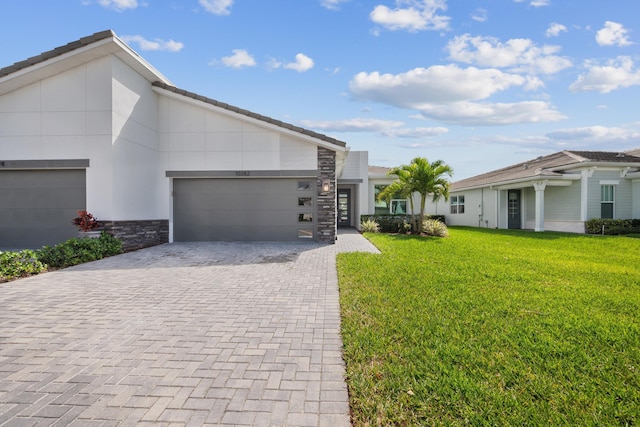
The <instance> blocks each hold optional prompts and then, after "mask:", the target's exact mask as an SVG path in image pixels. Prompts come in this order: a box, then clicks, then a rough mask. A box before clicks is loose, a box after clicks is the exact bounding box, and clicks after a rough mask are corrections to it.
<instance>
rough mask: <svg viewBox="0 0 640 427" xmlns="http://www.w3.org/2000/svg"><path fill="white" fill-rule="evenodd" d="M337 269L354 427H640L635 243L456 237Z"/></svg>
mask: <svg viewBox="0 0 640 427" xmlns="http://www.w3.org/2000/svg"><path fill="white" fill-rule="evenodd" d="M449 231H450V237H448V238H424V237H414V236H393V235H383V234H367V237H368V238H369V239H370V240H371V241H372V242H373V243H374V244H375V245H376V246H377V247H378V248H379V249H380V250H381V251H382V255H373V254H367V253H346V254H340V255H339V256H338V274H339V285H340V302H341V306H342V316H343V319H342V334H343V339H344V346H345V360H346V364H347V382H348V386H349V393H350V400H351V408H352V415H353V421H354V424H355V425H371V426H374V425H486V426H504V425H508V426H523V425H527V426H542V425H580V426H589V425H594V426H605V425H621V426H624V425H638V423H639V422H640V240H638V239H635V238H628V237H603V236H581V235H571V234H561V233H549V232H546V233H533V232H520V231H518V232H516V231H507V230H486V229H472V228H451V229H450V230H449Z"/></svg>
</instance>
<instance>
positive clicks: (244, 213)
mask: <svg viewBox="0 0 640 427" xmlns="http://www.w3.org/2000/svg"><path fill="white" fill-rule="evenodd" d="M314 189H315V180H314V179H313V178H308V179H291V178H260V179H257V178H256V179H254V178H242V179H203V178H180V179H174V184H173V190H174V191H173V194H174V210H173V224H174V225H173V239H174V241H176V242H188V241H296V240H301V239H314V238H315V229H316V221H317V218H316V215H315V211H316V209H315V197H314V193H315V192H314Z"/></svg>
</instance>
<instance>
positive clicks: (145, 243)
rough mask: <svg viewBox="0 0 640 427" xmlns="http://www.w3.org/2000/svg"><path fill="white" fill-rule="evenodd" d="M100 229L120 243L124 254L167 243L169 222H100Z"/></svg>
mask: <svg viewBox="0 0 640 427" xmlns="http://www.w3.org/2000/svg"><path fill="white" fill-rule="evenodd" d="M101 222H102V227H103V228H102V229H104V230H105V231H106V232H107V233H109V234H112V235H113V236H114V237H116V238H118V239H120V240H121V241H122V249H123V250H124V251H125V252H129V251H135V250H136V249H142V248H146V247H149V246H155V245H160V244H162V243H167V242H169V220H167V219H153V220H140V221H101Z"/></svg>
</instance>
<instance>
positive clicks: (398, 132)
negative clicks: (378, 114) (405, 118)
mask: <svg viewBox="0 0 640 427" xmlns="http://www.w3.org/2000/svg"><path fill="white" fill-rule="evenodd" d="M447 132H449V129H447V128H445V127H430V128H427V127H417V128H400V129H391V130H388V131H384V132H382V134H383V135H384V136H390V137H393V138H432V137H434V136H438V135H443V134H445V133H447Z"/></svg>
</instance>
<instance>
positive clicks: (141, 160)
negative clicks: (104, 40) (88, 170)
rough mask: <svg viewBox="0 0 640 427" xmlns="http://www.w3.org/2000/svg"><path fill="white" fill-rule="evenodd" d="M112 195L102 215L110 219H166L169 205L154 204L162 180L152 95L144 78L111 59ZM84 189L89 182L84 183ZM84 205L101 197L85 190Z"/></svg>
mask: <svg viewBox="0 0 640 427" xmlns="http://www.w3.org/2000/svg"><path fill="white" fill-rule="evenodd" d="M112 76H113V77H112V99H113V120H112V131H113V164H112V174H113V177H112V181H113V189H112V191H113V198H112V202H111V205H110V206H101V209H100V210H101V211H105V210H110V212H109V214H108V216H107V217H108V218H109V219H111V220H113V221H125V220H143V219H161V218H168V213H169V207H168V206H162V205H160V204H159V203H158V196H159V195H160V193H161V192H160V189H161V188H162V189H164V190H165V191H166V188H168V187H165V186H164V185H163V184H164V183H165V182H166V178H164V177H163V176H162V174H161V173H159V169H160V168H159V166H160V161H159V159H160V157H159V143H158V128H159V122H158V107H157V104H158V103H157V97H158V95H157V94H156V93H155V92H153V90H152V89H151V85H150V84H149V82H148V81H147V80H146V79H145V78H143V77H142V76H140V75H139V74H138V73H136V72H135V71H133V70H132V69H131V68H129V67H128V66H127V65H126V64H124V63H123V62H121V61H120V60H119V59H118V58H116V57H112ZM89 184H90V188H91V184H92V182H91V181H90V182H89ZM88 194H90V195H91V197H93V198H95V200H94V199H93V198H92V199H91V202H92V203H90V204H89V205H90V206H91V205H94V204H100V203H101V200H102V199H101V197H100V196H98V195H96V194H95V192H94V193H92V192H91V191H88Z"/></svg>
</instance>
